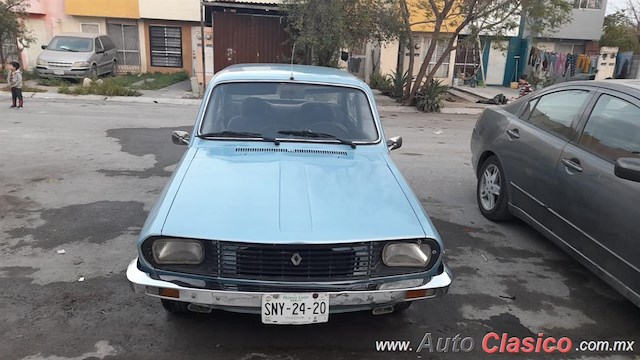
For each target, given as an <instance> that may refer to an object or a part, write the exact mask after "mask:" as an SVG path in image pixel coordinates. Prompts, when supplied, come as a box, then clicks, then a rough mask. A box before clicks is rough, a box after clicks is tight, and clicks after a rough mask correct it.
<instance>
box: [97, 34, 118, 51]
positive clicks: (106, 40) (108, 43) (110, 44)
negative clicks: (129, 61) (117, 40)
mask: <svg viewBox="0 0 640 360" xmlns="http://www.w3.org/2000/svg"><path fill="white" fill-rule="evenodd" d="M100 41H102V45H103V46H104V49H105V50H111V49H113V48H114V47H115V46H113V42H112V41H111V39H110V38H109V37H108V36H101V37H100Z"/></svg>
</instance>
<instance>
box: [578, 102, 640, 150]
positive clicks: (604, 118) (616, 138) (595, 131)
mask: <svg viewBox="0 0 640 360" xmlns="http://www.w3.org/2000/svg"><path fill="white" fill-rule="evenodd" d="M580 145H582V146H584V147H585V148H587V149H589V150H591V151H592V152H594V153H595V154H597V155H598V156H601V157H603V158H605V159H607V160H609V161H612V162H615V161H616V160H617V159H618V158H621V157H634V156H635V157H640V108H638V107H637V106H635V105H633V104H631V103H630V102H628V101H625V100H622V99H619V98H616V97H613V96H610V95H602V96H601V97H600V98H599V99H598V102H597V103H596V106H595V107H594V108H593V111H592V112H591V115H590V116H589V120H588V121H587V125H586V126H585V128H584V131H583V133H582V136H581V137H580Z"/></svg>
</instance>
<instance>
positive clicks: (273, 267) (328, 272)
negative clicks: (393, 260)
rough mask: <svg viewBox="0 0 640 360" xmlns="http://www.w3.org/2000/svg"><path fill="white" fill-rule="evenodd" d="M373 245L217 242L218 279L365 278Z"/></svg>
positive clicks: (371, 266) (370, 267)
mask: <svg viewBox="0 0 640 360" xmlns="http://www.w3.org/2000/svg"><path fill="white" fill-rule="evenodd" d="M373 247H374V245H373V243H371V242H366V243H357V244H341V245H335V244H332V245H265V244H246V243H232V242H219V243H218V254H219V266H220V268H219V272H220V276H222V277H226V278H231V279H255V280H271V281H274V280H282V281H291V280H293V281H307V280H322V279H324V280H347V279H364V278H368V277H369V275H370V273H371V269H372V268H373V267H374V264H373V262H374V259H372V254H373V251H372V250H373Z"/></svg>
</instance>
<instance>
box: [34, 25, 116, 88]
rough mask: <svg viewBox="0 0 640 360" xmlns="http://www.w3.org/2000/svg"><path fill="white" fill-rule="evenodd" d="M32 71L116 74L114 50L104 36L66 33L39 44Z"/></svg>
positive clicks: (79, 75) (41, 73) (47, 74)
mask: <svg viewBox="0 0 640 360" xmlns="http://www.w3.org/2000/svg"><path fill="white" fill-rule="evenodd" d="M42 50H43V51H42V53H41V54H40V56H38V60H37V61H36V73H37V74H38V75H39V76H42V77H60V78H85V77H91V78H97V77H98V76H100V75H103V74H111V75H113V76H115V75H116V73H117V70H118V50H117V49H116V47H115V45H114V44H113V41H112V40H111V38H110V37H109V36H108V35H100V34H86V33H67V34H60V35H56V36H55V37H54V38H53V39H51V41H50V42H49V44H48V45H42Z"/></svg>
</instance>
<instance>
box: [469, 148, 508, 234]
mask: <svg viewBox="0 0 640 360" xmlns="http://www.w3.org/2000/svg"><path fill="white" fill-rule="evenodd" d="M479 175H480V176H479V178H478V186H477V189H476V197H477V200H478V207H479V208H480V212H481V213H482V215H483V216H484V217H486V218H487V219H489V220H493V221H501V220H508V219H510V218H511V214H510V213H509V199H508V196H507V181H506V178H505V176H504V171H503V170H502V165H500V162H499V161H498V158H496V157H495V156H491V157H489V158H488V159H487V160H485V162H484V163H483V164H482V167H481V168H480V172H479Z"/></svg>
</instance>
